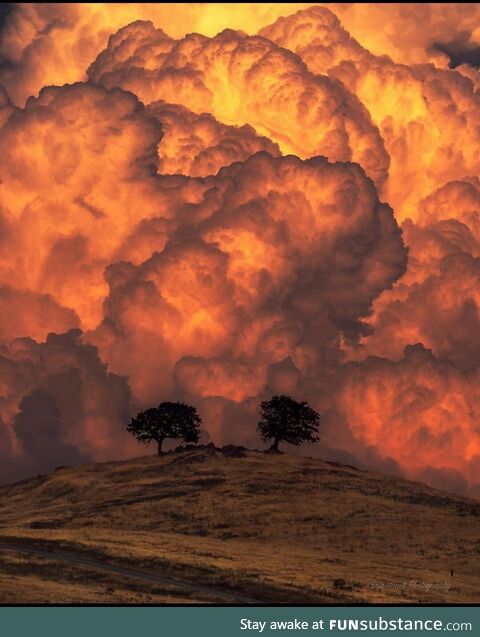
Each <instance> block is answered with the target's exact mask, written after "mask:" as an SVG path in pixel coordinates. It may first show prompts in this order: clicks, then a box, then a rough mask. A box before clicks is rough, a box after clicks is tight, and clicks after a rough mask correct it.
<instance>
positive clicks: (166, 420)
mask: <svg viewBox="0 0 480 637" xmlns="http://www.w3.org/2000/svg"><path fill="white" fill-rule="evenodd" d="M201 424H202V419H201V418H200V416H199V415H198V413H197V410H196V409H195V407H192V406H191V405H186V404H185V403H170V402H164V403H160V405H159V406H158V407H152V408H151V409H146V410H145V411H141V412H140V413H139V414H137V416H136V417H135V418H132V420H131V422H130V424H129V425H128V427H127V431H128V432H129V433H131V434H132V436H135V438H136V439H137V440H138V442H141V443H143V444H148V443H149V442H151V441H152V440H155V442H157V444H158V455H160V454H161V453H162V444H163V441H164V440H165V439H166V438H174V439H177V440H183V441H185V442H198V438H199V436H200V425H201Z"/></svg>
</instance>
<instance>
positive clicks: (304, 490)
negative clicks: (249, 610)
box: [0, 449, 480, 603]
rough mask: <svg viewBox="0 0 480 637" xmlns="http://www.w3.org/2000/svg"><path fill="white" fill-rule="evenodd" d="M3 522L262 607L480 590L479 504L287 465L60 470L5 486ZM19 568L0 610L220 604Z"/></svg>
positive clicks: (356, 474) (420, 598)
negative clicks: (72, 604) (39, 604)
mask: <svg viewBox="0 0 480 637" xmlns="http://www.w3.org/2000/svg"><path fill="white" fill-rule="evenodd" d="M0 520H1V527H2V528H0V536H1V538H0V545H1V544H2V543H5V542H6V543H8V544H9V545H11V544H12V543H15V542H16V543H19V545H22V546H38V547H49V548H51V549H53V550H55V551H58V550H60V551H64V552H69V553H74V554H76V555H84V556H87V557H89V558H91V559H96V560H100V561H102V562H108V563H111V564H117V565H124V566H126V567H128V568H133V569H137V570H141V571H143V572H149V573H156V574H159V575H164V576H169V577H174V578H176V579H179V580H183V581H187V582H192V583H199V584H203V585H207V586H210V587H216V588H218V589H221V590H224V591H232V592H236V593H238V594H239V595H243V596H247V597H249V598H253V599H256V600H259V601H261V602H267V603H305V602H316V603H328V602H345V603H348V602H352V601H353V602H363V601H368V602H387V601H388V602H391V601H393V602H405V603H408V602H425V603H428V602H446V603H460V602H476V601H477V600H478V593H479V591H480V562H479V559H478V558H479V553H480V503H478V502H475V501H472V500H468V499H467V498H461V497H457V496H452V495H449V494H445V493H442V492H439V491H435V490H434V489H430V488H428V487H426V486H424V485H421V484H418V483H414V482H409V481H406V480H401V479H398V478H393V477H388V476H384V475H380V474H374V473H369V472H364V471H358V470H356V469H354V468H351V467H345V466H341V465H335V464H331V463H326V462H322V461H320V460H314V459H309V458H302V457H298V456H293V455H287V454H281V455H270V454H263V453H259V452H247V453H246V456H245V457H238V458H237V457H226V456H225V455H223V454H222V453H221V452H220V451H218V450H217V451H214V450H212V449H200V450H198V451H188V452H181V453H170V454H166V455H164V456H162V457H160V458H157V457H147V458H140V459H137V460H132V461H126V462H116V463H105V464H92V465H85V466H79V467H71V468H64V469H60V470H57V471H56V472H55V473H53V474H51V475H49V476H40V477H38V478H34V479H32V480H28V481H25V482H23V483H19V484H16V485H12V486H7V487H2V488H0ZM16 559H17V560H18V562H19V563H21V564H22V568H16V567H15V568H14V567H12V564H10V565H9V566H8V567H5V564H6V560H7V561H8V560H11V561H12V560H13V557H12V556H11V555H10V556H9V557H7V556H6V555H4V553H3V552H1V551H0V560H1V561H0V600H1V601H4V600H5V601H16V600H17V599H18V600H20V601H23V602H25V601H49V602H53V601H56V602H69V601H72V600H74V601H86V602H100V601H101V602H120V603H138V602H140V603H141V602H145V601H152V602H158V603H162V602H166V601H179V602H187V603H188V602H198V601H204V602H212V601H220V600H219V599H215V596H212V595H210V594H208V593H205V592H198V594H195V593H192V592H188V591H182V590H181V589H176V590H175V588H174V587H173V588H172V587H170V588H168V587H165V586H164V587H163V588H162V587H161V586H160V585H158V586H157V585H152V584H148V582H147V583H146V582H140V581H136V580H133V579H132V578H128V577H123V576H120V575H115V574H108V573H99V572H96V571H95V569H91V568H82V567H79V566H76V565H68V567H65V566H64V565H62V564H61V563H58V562H57V563H56V564H55V563H54V561H53V560H48V558H44V559H41V560H40V559H39V558H38V557H37V558H34V557H32V558H29V557H28V556H19V557H18V558H16ZM39 563H40V564H39ZM451 569H453V572H454V575H453V577H452V576H451ZM99 578H100V579H99ZM34 580H35V583H34ZM335 580H344V583H342V582H337V584H336V585H335ZM112 589H113V592H112ZM20 590H21V592H20ZM34 590H35V591H37V592H36V593H35V596H34V593H33V591H34ZM29 591H30V593H29ZM29 594H31V597H29ZM148 595H150V598H148V597H147V596H148ZM223 601H225V600H223Z"/></svg>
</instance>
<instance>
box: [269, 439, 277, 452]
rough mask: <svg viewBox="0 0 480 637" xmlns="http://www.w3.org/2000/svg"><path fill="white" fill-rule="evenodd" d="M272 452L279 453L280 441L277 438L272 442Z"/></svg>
mask: <svg viewBox="0 0 480 637" xmlns="http://www.w3.org/2000/svg"><path fill="white" fill-rule="evenodd" d="M270 451H278V440H277V439H276V438H275V440H274V441H273V442H272V446H271V447H270Z"/></svg>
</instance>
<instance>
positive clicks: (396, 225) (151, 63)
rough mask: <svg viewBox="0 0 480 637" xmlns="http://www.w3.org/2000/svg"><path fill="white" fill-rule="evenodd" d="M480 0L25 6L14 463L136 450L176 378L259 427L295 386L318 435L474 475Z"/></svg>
mask: <svg viewBox="0 0 480 637" xmlns="http://www.w3.org/2000/svg"><path fill="white" fill-rule="evenodd" d="M442 6H443V5H442ZM298 9H300V11H298ZM386 12H387V13H386ZM412 12H414V13H415V12H417V18H418V19H413V18H412ZM477 13H478V10H477V8H476V7H473V8H465V9H461V7H460V5H458V4H457V5H451V6H447V7H446V8H442V7H441V6H440V5H436V4H431V5H430V4H426V5H422V6H420V5H412V7H410V8H409V9H407V12H406V13H405V10H403V9H402V8H401V7H400V6H396V7H394V8H392V7H391V6H390V9H389V8H388V7H387V9H386V8H385V7H383V6H382V5H377V4H370V5H358V4H357V5H355V4H353V5H352V4H350V5H342V4H339V5H335V4H329V5H328V7H325V6H323V7H312V6H308V5H303V6H300V7H294V6H290V5H288V4H284V5H280V4H277V5H273V4H272V5H269V4H265V5H255V6H254V5H247V4H246V5H238V6H237V7H236V8H235V10H233V9H231V8H229V9H228V11H227V8H226V7H221V6H219V5H215V7H214V6H213V5H210V4H209V3H205V4H202V5H198V4H193V5H189V4H186V5H181V6H180V5H175V6H174V7H173V8H172V7H169V6H166V7H164V6H163V5H147V4H145V5H144V4H141V3H131V4H126V5H117V4H110V5H107V4H102V3H97V4H86V5H81V4H73V5H52V4H49V3H43V4H28V3H27V4H20V5H16V6H15V7H12V8H11V9H10V13H9V15H7V18H6V22H5V24H4V25H3V27H2V29H0V54H1V55H2V56H3V63H2V65H1V66H0V304H1V307H2V312H1V314H0V460H1V463H0V464H1V470H0V480H13V479H16V478H19V477H24V476H26V475H31V474H33V473H37V472H39V471H47V470H51V469H52V468H54V467H55V466H57V465H59V464H68V463H77V462H84V461H87V460H106V459H113V458H119V457H128V456H130V455H134V454H136V453H138V449H136V448H135V443H134V442H133V441H130V440H129V439H128V436H127V434H126V432H125V426H126V424H127V422H128V420H129V418H130V416H131V415H132V414H134V413H136V412H137V411H138V410H139V409H141V408H145V407H150V406H152V405H153V404H156V403H158V402H159V401H161V400H186V401H188V402H191V403H193V404H195V405H196V406H197V407H198V409H199V411H200V413H201V415H202V416H203V419H204V427H205V430H206V431H205V433H204V439H211V440H214V441H215V442H217V443H231V442H233V443H239V444H247V445H249V446H257V445H258V444H259V440H258V437H257V434H256V432H255V424H256V418H257V410H258V404H259V401H260V400H263V399H265V398H268V397H269V396H271V395H272V394H273V393H288V394H291V395H293V396H295V397H297V398H300V399H302V400H308V401H309V403H310V404H312V405H313V406H314V407H315V408H316V409H318V410H319V411H320V412H321V414H322V416H323V419H322V440H321V442H320V444H319V445H317V446H315V447H313V448H311V450H309V453H318V454H321V455H323V456H325V457H328V458H331V459H336V460H339V461H342V462H348V463H350V464H352V463H353V464H357V465H360V466H363V467H370V468H375V469H377V470H380V471H386V472H393V473H397V474H400V475H405V476H409V477H413V478H415V479H419V480H423V481H426V482H428V483H430V484H434V485H435V486H440V487H442V488H446V489H451V490H455V491H461V492H464V493H469V494H472V495H477V496H478V495H479V494H480V487H479V480H478V478H477V473H478V471H477V469H478V466H479V458H480V436H479V433H478V427H477V426H476V419H477V412H478V411H479V410H480V396H479V395H478V391H477V389H476V386H477V384H478V382H477V380H478V374H479V370H480V366H479V362H478V360H479V359H478V356H479V354H480V340H479V337H478V334H479V333H480V330H479V328H480V296H479V292H478V290H479V280H480V265H479V264H480V182H479V179H480V175H479V166H480V161H479V159H480V156H479V149H480V143H479V142H480V138H479V136H480V133H479V128H478V121H479V114H480V108H479V106H480V102H479V100H480V98H479V92H478V89H479V86H480V73H479V71H478V69H477V68H475V67H474V66H472V65H470V64H469V63H468V61H469V60H472V59H474V50H475V47H476V46H477V43H478V38H479V34H478V29H477V27H476V16H477ZM179 16H181V17H182V20H179V19H178V18H179ZM174 18H175V19H174ZM380 21H383V22H385V21H387V22H388V25H389V28H388V29H383V28H382V30H381V32H380V30H379V29H378V28H377V26H376V25H378V23H379V22H380ZM472 51H473V53H472ZM449 55H450V58H449V57H448V56H449ZM462 56H464V57H463V58H462ZM454 58H455V60H456V62H455V61H454ZM449 60H450V62H451V64H454V62H455V64H456V63H457V62H458V61H459V60H460V62H463V63H461V64H460V65H459V66H458V68H456V69H455V70H453V69H451V68H448V64H449ZM55 85H57V86H55ZM413 450H414V451H415V453H413Z"/></svg>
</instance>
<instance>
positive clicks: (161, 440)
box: [157, 438, 163, 456]
mask: <svg viewBox="0 0 480 637" xmlns="http://www.w3.org/2000/svg"><path fill="white" fill-rule="evenodd" d="M157 442H158V451H157V454H158V455H159V456H161V455H162V443H163V438H160V440H157Z"/></svg>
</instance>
